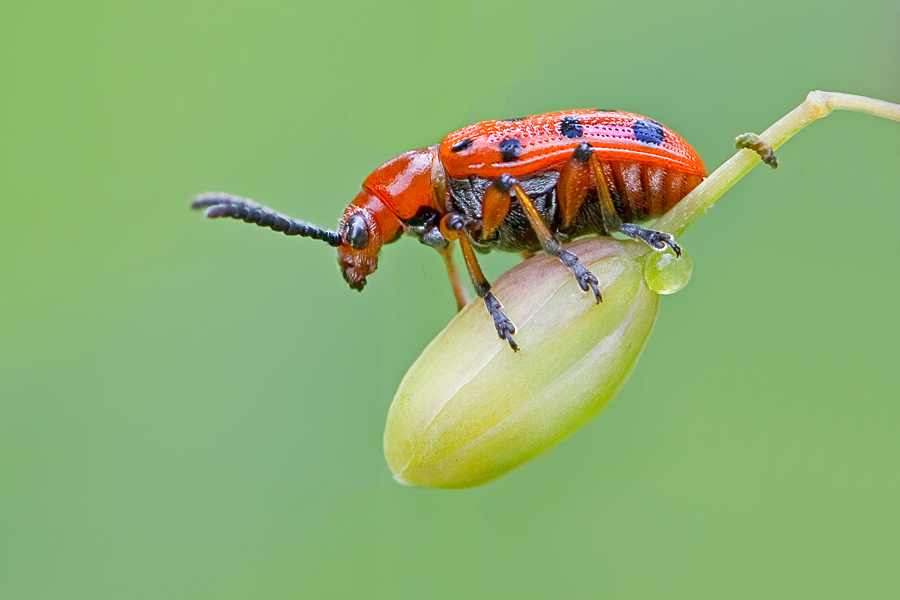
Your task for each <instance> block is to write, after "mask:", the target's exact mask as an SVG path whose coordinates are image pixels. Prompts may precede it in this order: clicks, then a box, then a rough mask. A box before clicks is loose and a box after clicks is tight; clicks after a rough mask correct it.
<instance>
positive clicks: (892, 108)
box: [653, 91, 900, 236]
mask: <svg viewBox="0 0 900 600" xmlns="http://www.w3.org/2000/svg"><path fill="white" fill-rule="evenodd" d="M833 110H853V111H856V112H863V113H867V114H870V115H875V116H876V117H883V118H885V119H892V120H894V121H900V105H897V104H892V103H890V102H885V101H883V100H874V99H872V98H866V97H865V96H854V95H852V94H841V93H839V92H822V91H815V92H810V93H809V95H808V96H807V97H806V100H804V102H803V103H802V104H801V105H800V106H798V107H797V108H795V109H794V110H792V111H791V112H789V113H788V114H786V115H785V116H783V117H782V118H781V119H779V120H778V121H777V122H776V123H775V124H774V125H772V126H771V127H769V128H768V129H766V130H765V131H764V132H763V133H762V134H760V136H759V137H760V138H762V140H763V141H765V142H766V143H767V144H769V146H771V147H772V148H773V149H774V148H778V147H779V146H781V145H782V144H783V143H785V142H786V141H788V140H789V139H791V138H792V137H793V136H794V134H796V133H797V132H798V131H800V130H801V129H803V128H804V127H806V126H807V125H809V124H810V123H812V122H813V121H815V120H816V119H819V118H822V117H825V116H828V115H829V114H830V113H831V111H833ZM760 162H762V161H761V160H760V158H759V155H758V154H757V153H756V152H753V151H752V150H739V151H738V152H737V154H735V155H734V156H732V157H731V158H729V159H728V160H727V161H725V162H724V163H723V164H722V166H720V167H719V168H718V169H716V170H715V171H714V172H713V173H712V175H710V176H709V177H707V178H706V180H704V182H703V183H701V184H700V185H699V186H697V188H696V189H694V191H693V192H691V193H690V194H688V195H687V197H685V198H684V200H682V201H681V202H679V203H678V204H676V205H675V206H674V207H673V208H672V210H670V211H669V212H667V213H666V214H665V215H663V216H662V217H660V219H659V220H658V221H657V222H656V224H655V225H654V226H653V227H654V229H658V230H660V231H665V232H667V233H671V234H673V235H675V236H679V235H681V234H682V233H684V231H685V230H686V229H687V228H688V227H689V226H690V225H691V223H693V222H694V221H695V220H697V218H698V217H700V216H701V215H702V214H703V213H705V212H706V210H707V209H708V208H709V207H710V206H712V205H713V203H714V202H715V201H716V200H718V199H719V196H721V195H722V194H724V193H725V192H726V191H727V190H728V188H730V187H731V186H732V185H734V184H735V183H736V182H737V181H738V180H739V179H740V178H741V177H743V176H744V175H746V174H747V173H748V172H749V171H750V169H752V168H753V167H755V166H756V165H758V164H759V163H760Z"/></svg>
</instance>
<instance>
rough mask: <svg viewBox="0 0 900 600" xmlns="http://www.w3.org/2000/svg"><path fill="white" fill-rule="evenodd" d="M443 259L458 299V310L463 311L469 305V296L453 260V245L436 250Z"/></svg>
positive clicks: (455, 296)
mask: <svg viewBox="0 0 900 600" xmlns="http://www.w3.org/2000/svg"><path fill="white" fill-rule="evenodd" d="M435 250H437V251H438V254H440V255H441V258H442V259H444V266H445V267H446V268H447V277H448V278H449V279H450V287H452V288H453V297H454V298H456V310H457V312H459V311H461V310H462V309H463V307H464V306H465V305H466V304H468V303H469V300H470V298H469V294H468V293H467V292H466V289H465V288H464V287H463V284H462V280H461V278H460V276H459V269H457V268H456V262H455V261H454V260H453V244H448V245H447V247H446V248H435Z"/></svg>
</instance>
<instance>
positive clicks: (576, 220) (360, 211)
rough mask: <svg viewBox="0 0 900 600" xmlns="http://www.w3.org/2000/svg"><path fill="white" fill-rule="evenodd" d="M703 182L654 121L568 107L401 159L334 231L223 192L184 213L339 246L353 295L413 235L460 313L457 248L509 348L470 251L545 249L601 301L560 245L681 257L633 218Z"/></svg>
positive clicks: (683, 147) (505, 328)
mask: <svg viewBox="0 0 900 600" xmlns="http://www.w3.org/2000/svg"><path fill="white" fill-rule="evenodd" d="M705 177H706V170H705V168H704V166H703V162H702V161H701V160H700V158H699V156H698V155H697V153H696V152H695V151H694V149H693V148H691V146H690V145H688V143H687V142H685V141H684V139H682V138H681V137H680V136H679V135H678V134H676V133H675V132H674V131H672V130H670V129H668V128H667V127H665V126H663V125H661V124H659V123H657V122H656V121H653V120H651V119H648V118H646V117H642V116H640V115H636V114H632V113H627V112H620V111H605V110H569V111H561V112H555V113H549V114H543V115H535V116H532V117H526V118H523V119H511V120H502V121H486V122H483V123H476V124H474V125H470V126H468V127H465V128H463V129H460V130H458V131H455V132H453V133H451V134H449V135H448V136H447V137H445V138H444V139H443V141H441V143H440V144H436V145H434V146H430V147H428V148H423V149H421V150H412V151H410V152H406V153H404V154H401V155H400V156H398V157H396V158H394V159H392V160H390V161H388V162H387V163H385V164H383V165H381V166H380V167H378V168H377V169H375V171H373V172H372V174H371V175H369V177H367V178H366V180H365V181H364V182H363V185H362V191H360V193H359V194H358V195H357V196H356V198H355V199H354V200H353V202H351V203H350V206H348V207H347V209H346V210H345V211H344V214H343V216H342V217H341V219H340V221H339V223H338V227H337V231H329V230H323V229H320V228H319V227H316V226H314V225H311V224H309V223H306V222H304V221H299V220H296V219H293V218H291V217H287V216H285V215H283V214H281V213H278V212H276V211H274V210H272V209H270V208H267V207H265V206H262V205H259V204H257V203H255V202H253V201H251V200H247V199H246V198H240V197H238V196H233V195H230V194H225V193H218V192H212V193H205V194H201V195H199V196H197V198H196V199H195V200H194V202H193V204H192V206H193V207H194V208H198V209H199V208H205V209H206V213H205V214H206V216H207V217H209V218H218V217H230V218H233V219H241V220H243V221H245V222H248V223H256V224H258V225H259V226H265V227H269V228H270V229H273V230H274V231H280V232H283V233H285V234H287V235H300V236H303V237H311V238H313V239H318V240H322V241H324V242H326V243H327V244H329V245H331V246H334V247H336V248H337V249H338V263H339V265H340V268H341V272H342V274H343V276H344V279H346V281H347V283H348V284H350V287H351V288H353V289H355V290H362V289H363V287H365V285H366V277H367V276H368V275H369V274H371V273H372V272H373V271H375V269H376V268H377V266H378V255H379V253H380V251H381V247H382V246H383V245H384V244H387V243H390V242H393V241H395V240H397V239H398V238H399V237H400V235H401V234H403V233H407V234H410V235H413V236H415V237H417V238H418V239H419V241H420V242H422V243H423V244H425V245H427V246H431V247H433V248H434V249H435V250H437V251H438V252H439V253H440V255H441V257H442V258H443V260H444V264H445V266H446V268H447V274H448V276H449V278H450V282H451V285H452V286H453V292H454V295H455V296H456V301H457V308H462V307H463V306H464V305H465V304H466V303H467V298H466V293H465V291H464V289H463V286H462V285H461V283H460V281H459V274H458V271H457V269H456V266H455V264H454V262H453V258H452V245H453V242H455V241H457V240H458V241H459V244H460V246H461V249H462V253H463V257H464V259H465V263H466V267H467V269H468V272H469V275H470V277H471V279H472V282H473V284H474V286H475V290H476V292H477V293H478V296H480V297H481V298H482V299H483V301H484V304H485V307H486V308H487V310H488V312H489V313H490V315H491V317H492V318H493V321H494V326H495V327H496V329H497V334H498V335H499V337H500V338H501V339H504V340H506V341H507V342H508V343H509V345H510V347H511V348H512V349H513V350H518V347H517V346H516V343H515V341H514V340H513V337H512V334H513V333H515V331H516V329H515V326H514V325H513V324H512V323H511V322H510V320H509V319H508V318H507V317H506V315H505V314H503V311H502V305H501V304H500V302H499V301H498V300H497V298H496V297H495V296H494V295H493V294H492V293H491V286H490V283H489V282H488V280H487V279H486V278H485V276H484V274H483V273H482V272H481V268H480V267H479V265H478V260H477V258H476V256H475V250H478V251H482V252H486V251H489V250H492V249H498V250H504V251H514V252H522V253H523V254H525V255H526V256H527V255H529V254H531V253H534V252H536V251H538V250H543V251H545V252H547V253H548V254H551V255H553V256H556V257H557V258H559V260H560V261H561V262H562V263H563V264H565V265H566V266H567V267H569V268H570V269H571V270H572V273H573V275H574V276H575V278H576V280H577V281H578V284H579V286H580V287H581V289H582V290H584V291H585V292H587V291H591V292H593V295H594V297H595V298H596V300H597V302H600V301H601V294H600V290H599V289H598V287H597V286H598V283H599V282H598V281H597V278H596V277H594V276H593V275H592V274H591V273H590V271H588V270H587V269H586V268H585V267H584V266H583V265H582V264H581V263H580V262H579V261H578V257H577V256H575V255H574V254H572V253H571V252H569V251H567V250H564V249H563V248H562V244H563V243H565V242H567V241H570V240H572V239H574V238H577V237H580V236H584V235H588V234H601V235H610V234H612V233H614V232H621V233H623V234H625V235H626V236H629V237H631V238H634V239H639V240H642V241H643V242H645V243H647V244H649V245H650V246H651V247H652V248H654V249H655V250H659V251H662V250H665V249H666V248H671V249H672V250H673V251H674V252H675V253H676V254H680V253H681V249H680V248H679V247H678V244H677V243H676V242H675V239H674V238H673V237H672V236H671V235H669V234H667V233H663V232H659V231H654V230H651V229H644V228H643V227H640V226H638V225H636V224H635V223H634V222H633V221H642V220H646V219H650V218H653V217H658V216H660V215H662V214H663V213H664V212H666V211H667V210H668V209H669V208H671V207H672V206H674V205H675V204H677V203H678V202H679V201H680V200H681V199H682V198H684V197H685V196H686V195H687V194H688V193H689V192H690V191H691V190H693V189H694V188H695V187H697V185H699V184H700V182H701V181H703V179H704V178H705Z"/></svg>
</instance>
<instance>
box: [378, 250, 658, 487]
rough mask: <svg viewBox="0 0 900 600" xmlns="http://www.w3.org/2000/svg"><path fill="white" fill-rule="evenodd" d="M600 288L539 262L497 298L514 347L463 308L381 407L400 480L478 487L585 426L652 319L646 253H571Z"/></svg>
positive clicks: (515, 272) (515, 276)
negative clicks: (596, 294)
mask: <svg viewBox="0 0 900 600" xmlns="http://www.w3.org/2000/svg"><path fill="white" fill-rule="evenodd" d="M567 248H568V249H569V250H571V251H572V252H574V253H575V254H577V255H578V256H579V258H580V259H581V262H582V263H583V264H584V265H585V266H586V267H588V269H590V270H591V272H592V273H594V275H596V276H597V279H598V280H599V281H600V290H601V292H602V294H603V302H602V304H600V305H599V306H598V305H596V304H595V303H594V302H593V301H592V300H593V298H591V297H590V296H589V295H588V294H585V293H584V292H582V291H581V289H580V288H579V287H578V284H577V283H576V281H575V279H574V278H573V277H572V272H571V270H570V269H568V268H567V267H565V266H564V265H562V264H561V263H560V262H559V261H558V260H557V259H556V258H553V257H550V256H537V257H534V258H532V259H530V260H528V261H525V262H523V263H522V264H520V265H518V266H516V267H515V268H513V269H511V270H510V271H508V272H507V273H505V274H504V275H502V276H501V277H500V278H498V279H497V281H496V282H495V283H494V285H493V287H492V291H493V292H494V293H495V295H496V296H497V298H498V299H500V301H501V302H503V303H504V306H505V311H504V312H505V313H506V315H507V316H508V317H509V318H510V320H511V321H512V322H513V323H515V325H516V328H517V330H518V331H517V333H516V342H517V343H518V345H519V348H520V349H521V350H520V351H519V352H513V351H512V350H510V348H509V346H508V345H507V344H506V343H505V342H503V341H502V340H499V339H498V338H497V335H496V333H495V331H494V326H493V323H492V321H491V318H490V316H489V315H488V313H487V311H486V310H485V309H484V306H483V302H482V301H481V300H480V299H476V300H475V301H473V302H471V303H470V304H469V305H468V306H467V307H466V308H464V309H463V310H462V311H461V312H460V313H459V314H458V315H457V316H456V318H454V319H453V320H452V321H451V322H450V324H449V325H448V326H447V328H446V329H444V330H443V331H442V332H441V333H440V334H439V335H438V336H437V337H436V338H435V339H434V340H433V341H432V342H431V344H429V345H428V347H427V348H426V349H425V351H424V352H423V353H422V355H421V356H420V357H419V359H418V360H417V361H416V362H415V363H414V364H413V366H412V367H411V368H410V370H409V372H408V373H407V374H406V376H405V377H404V379H403V381H402V382H401V384H400V389H399V390H398V391H397V395H396V396H395V397H394V401H393V403H392V404H391V408H390V411H389V412H388V418H387V425H386V428H385V432H384V453H385V457H386V458H387V462H388V466H389V467H390V469H391V471H393V473H394V478H395V479H396V480H397V481H399V482H400V483H404V484H409V485H421V486H426V487H440V488H459V487H468V486H473V485H478V484H481V483H485V482H487V481H489V480H491V479H493V478H495V477H498V476H499V475H502V474H503V473H506V472H507V471H509V470H510V469H512V468H513V467H516V466H518V465H520V464H522V463H523V462H525V461H527V460H528V459H530V458H532V457H533V456H535V455H536V454H538V453H539V452H541V451H543V450H545V449H547V448H549V447H550V446H552V445H554V444H555V443H557V442H559V441H560V440H562V439H563V438H565V437H566V436H568V435H569V434H571V433H572V432H574V431H575V430H576V429H578V428H579V427H581V426H582V425H584V424H585V423H587V422H588V421H589V420H590V419H591V418H593V417H594V416H595V415H596V414H597V413H599V412H600V411H601V410H602V409H603V407H605V406H606V405H607V404H608V403H609V401H610V400H611V399H612V398H613V396H614V395H615V394H616V392H617V391H618V390H619V388H621V386H622V384H623V383H625V380H626V379H627V378H628V375H629V374H630V372H631V370H632V369H633V367H634V365H635V363H636V362H637V359H638V356H639V355H640V353H641V350H642V349H643V347H644V343H645V342H646V341H647V338H648V337H649V335H650V331H651V329H652V328H653V323H654V322H655V320H656V314H657V309H658V306H659V295H658V294H657V293H655V292H653V291H651V290H650V289H648V288H647V286H646V284H645V281H644V258H645V257H646V254H647V251H648V250H649V249H648V248H646V247H644V246H642V245H639V244H637V243H634V242H624V241H619V240H615V239H612V238H608V237H595V238H587V239H583V240H580V241H578V242H575V243H574V244H571V245H569V246H567Z"/></svg>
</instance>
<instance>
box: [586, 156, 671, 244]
mask: <svg viewBox="0 0 900 600" xmlns="http://www.w3.org/2000/svg"><path fill="white" fill-rule="evenodd" d="M588 162H589V163H590V166H591V170H592V171H593V175H594V185H595V186H596V188H597V196H598V197H599V199H600V214H601V215H602V218H603V228H604V229H606V233H607V234H610V233H613V232H615V231H618V232H620V233H623V234H625V235H627V236H628V237H630V238H631V239H635V240H641V241H642V242H644V243H645V244H647V245H648V246H650V247H651V248H653V249H654V250H656V251H657V252H662V251H663V250H665V249H666V248H671V249H672V251H674V252H675V254H676V256H681V246H679V245H678V244H677V243H675V238H674V237H673V236H672V234H670V233H665V232H663V231H656V230H655V229H644V228H643V227H640V226H638V225H635V224H634V223H623V222H622V217H620V216H619V213H618V212H616V205H615V203H614V202H613V199H612V194H611V193H610V191H609V186H608V185H607V183H606V177H604V175H603V169H602V168H601V167H600V163H599V162H598V161H597V157H596V156H595V155H594V154H593V153H591V154H590V156H589V158H588Z"/></svg>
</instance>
